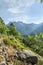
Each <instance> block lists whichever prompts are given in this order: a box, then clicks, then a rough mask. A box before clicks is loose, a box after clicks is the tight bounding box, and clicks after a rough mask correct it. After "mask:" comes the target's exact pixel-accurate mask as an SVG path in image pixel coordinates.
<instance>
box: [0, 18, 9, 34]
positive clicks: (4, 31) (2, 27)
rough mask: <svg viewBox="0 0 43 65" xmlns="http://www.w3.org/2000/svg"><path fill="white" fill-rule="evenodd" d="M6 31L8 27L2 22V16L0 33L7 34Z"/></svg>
mask: <svg viewBox="0 0 43 65" xmlns="http://www.w3.org/2000/svg"><path fill="white" fill-rule="evenodd" d="M7 32H8V28H7V26H6V25H5V24H4V22H3V20H2V18H0V34H7Z"/></svg>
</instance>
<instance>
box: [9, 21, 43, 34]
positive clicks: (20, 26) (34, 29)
mask: <svg viewBox="0 0 43 65" xmlns="http://www.w3.org/2000/svg"><path fill="white" fill-rule="evenodd" d="M9 24H10V23H9ZM13 24H14V25H15V26H16V28H17V30H18V31H19V32H20V33H21V34H22V35H26V34H34V33H37V34H39V33H40V32H43V29H42V28H43V23H41V24H34V23H31V24H26V23H23V22H21V21H18V22H13Z"/></svg>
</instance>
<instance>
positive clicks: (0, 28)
mask: <svg viewBox="0 0 43 65" xmlns="http://www.w3.org/2000/svg"><path fill="white" fill-rule="evenodd" d="M0 37H3V38H4V43H5V44H6V45H10V44H11V45H12V46H13V47H14V48H17V49H29V48H31V49H32V50H33V51H35V52H36V53H38V54H40V55H41V56H43V41H42V40H41V38H42V39H43V32H41V33H40V34H39V35H37V34H34V35H29V34H28V35H26V36H22V35H21V34H20V33H19V32H18V31H17V29H16V27H15V26H14V25H13V23H11V24H10V26H8V27H7V26H6V25H5V24H4V22H3V20H2V18H0Z"/></svg>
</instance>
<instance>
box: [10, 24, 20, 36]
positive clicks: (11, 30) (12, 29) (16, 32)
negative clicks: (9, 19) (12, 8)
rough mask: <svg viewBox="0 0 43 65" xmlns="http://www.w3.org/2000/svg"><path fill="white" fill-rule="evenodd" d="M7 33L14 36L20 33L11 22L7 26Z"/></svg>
mask: <svg viewBox="0 0 43 65" xmlns="http://www.w3.org/2000/svg"><path fill="white" fill-rule="evenodd" d="M9 34H10V35H14V36H19V35H20V33H19V32H18V31H17V30H16V27H15V26H14V25H13V23H11V24H10V26H9Z"/></svg>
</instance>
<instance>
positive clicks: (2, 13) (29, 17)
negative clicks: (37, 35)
mask: <svg viewBox="0 0 43 65" xmlns="http://www.w3.org/2000/svg"><path fill="white" fill-rule="evenodd" d="M0 17H2V18H3V20H4V22H5V23H8V22H10V21H12V22H13V21H22V22H24V23H36V24H39V23H42V22H43V3H40V2H39V0H0Z"/></svg>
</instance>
